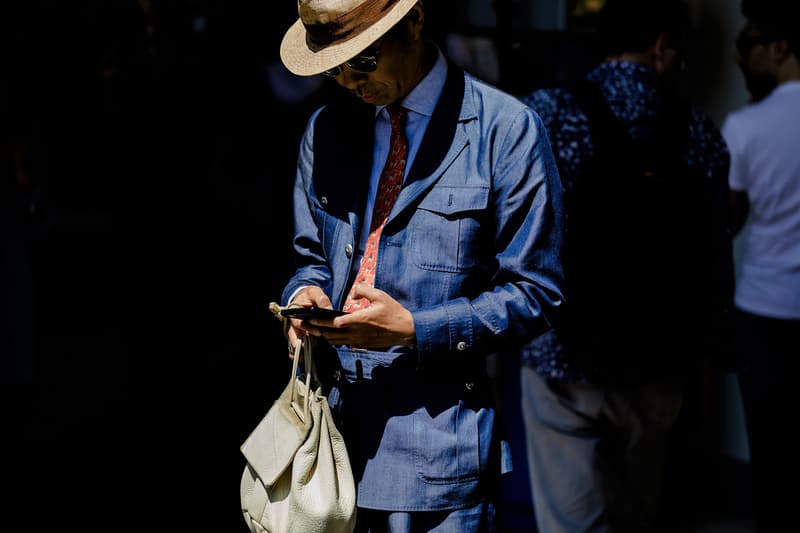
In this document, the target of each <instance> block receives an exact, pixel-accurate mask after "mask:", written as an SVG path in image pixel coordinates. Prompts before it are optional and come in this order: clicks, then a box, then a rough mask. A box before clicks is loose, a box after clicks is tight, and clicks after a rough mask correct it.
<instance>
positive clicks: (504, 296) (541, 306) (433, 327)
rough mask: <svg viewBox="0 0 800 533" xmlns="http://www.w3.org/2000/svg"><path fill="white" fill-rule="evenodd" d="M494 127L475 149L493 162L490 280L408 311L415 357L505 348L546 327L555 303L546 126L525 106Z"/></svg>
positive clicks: (556, 215) (554, 180) (556, 193)
mask: <svg viewBox="0 0 800 533" xmlns="http://www.w3.org/2000/svg"><path fill="white" fill-rule="evenodd" d="M497 129H498V132H501V134H499V135H498V136H497V137H496V140H495V142H491V143H488V144H487V145H486V146H484V147H481V152H482V153H483V154H485V157H486V158H487V160H490V161H492V166H491V169H490V172H491V173H492V178H491V183H492V191H491V195H490V198H491V201H492V203H493V211H494V216H495V219H494V221H493V226H494V239H493V242H494V252H493V257H492V258H491V260H490V261H488V262H487V263H486V264H487V265H492V266H493V267H494V268H493V269H492V271H491V272H489V273H488V274H489V275H490V276H491V279H490V280H488V281H489V284H488V285H486V286H485V287H484V288H483V290H482V291H481V292H479V293H477V294H475V295H470V296H464V297H461V298H456V299H452V300H449V301H447V302H445V303H444V304H442V305H437V306H432V307H427V308H420V309H415V310H413V311H412V314H413V318H414V324H415V329H416V337H417V347H418V349H419V352H420V357H421V358H422V359H424V358H425V357H427V356H428V355H430V354H436V353H443V352H444V353H448V352H450V353H452V352H453V351H454V350H458V351H463V352H465V353H470V352H477V353H491V352H495V351H498V350H501V349H505V348H512V347H514V346H517V345H519V344H521V343H522V342H524V340H526V339H527V338H529V337H532V336H535V335H537V334H539V333H542V332H544V331H545V330H547V329H548V328H549V327H550V321H551V319H552V315H553V314H554V312H555V309H556V308H558V307H560V306H561V304H562V300H563V296H562V283H563V271H562V267H561V243H562V229H563V207H562V200H561V196H562V194H561V185H560V181H559V177H558V171H557V170H556V165H555V160H554V158H553V153H552V150H551V147H550V142H549V138H548V136H547V133H546V130H545V127H544V125H543V124H542V122H541V120H540V118H539V116H538V115H537V114H536V113H535V112H534V111H533V110H532V109H530V108H527V107H526V108H524V109H520V111H519V112H518V113H517V114H516V115H515V116H514V117H513V120H509V121H508V122H507V123H505V124H502V125H499V126H498V128H497ZM483 138H484V139H486V138H493V139H494V138H495V137H494V136H493V135H491V132H484V137H483Z"/></svg>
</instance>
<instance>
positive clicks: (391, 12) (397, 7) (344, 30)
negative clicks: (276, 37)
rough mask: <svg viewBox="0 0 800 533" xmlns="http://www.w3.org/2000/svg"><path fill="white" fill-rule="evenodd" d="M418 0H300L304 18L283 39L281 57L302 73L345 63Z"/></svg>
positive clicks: (310, 74) (288, 66)
mask: <svg viewBox="0 0 800 533" xmlns="http://www.w3.org/2000/svg"><path fill="white" fill-rule="evenodd" d="M417 1H418V0H298V2H297V12H298V14H299V15H300V18H299V19H297V22H295V23H294V24H292V26H291V27H290V28H289V29H288V30H287V32H286V34H285V35H284V36H283V42H281V60H282V61H283V64H284V65H285V66H286V68H287V69H289V71H291V72H292V73H294V74H297V75H298V76H312V75H314V74H319V73H321V72H323V71H325V70H328V69H330V68H333V67H335V66H337V65H341V64H342V63H344V62H345V61H347V60H348V59H351V58H353V57H354V56H356V55H358V53H359V52H361V51H362V50H364V49H365V48H367V47H368V46H369V45H370V44H372V43H373V42H375V41H376V40H378V39H379V38H380V37H381V35H383V34H384V33H386V32H387V31H388V30H389V29H390V28H391V27H392V26H394V25H395V24H396V23H397V22H398V21H399V20H400V19H402V18H403V17H404V16H405V15H406V13H408V12H409V11H410V10H411V8H412V7H414V5H415V4H416V3H417Z"/></svg>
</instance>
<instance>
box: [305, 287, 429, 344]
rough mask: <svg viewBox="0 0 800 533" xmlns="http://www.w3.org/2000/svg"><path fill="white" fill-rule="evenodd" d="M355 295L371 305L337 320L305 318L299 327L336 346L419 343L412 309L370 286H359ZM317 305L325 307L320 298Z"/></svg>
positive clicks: (355, 290)
mask: <svg viewBox="0 0 800 533" xmlns="http://www.w3.org/2000/svg"><path fill="white" fill-rule="evenodd" d="M320 292H322V291H320ZM323 296H324V295H323ZM299 297H300V295H299V294H298V297H297V298H295V300H294V301H295V302H297V303H301V302H300V301H299ZM353 297H354V298H366V299H367V300H369V301H370V302H371V305H370V306H369V307H367V308H366V309H362V310H360V311H355V312H353V313H349V314H347V315H344V316H339V317H336V318H334V319H333V320H318V319H312V320H305V321H302V322H303V323H302V325H300V326H299V328H298V329H301V330H302V331H304V332H308V334H309V335H311V336H312V337H319V338H324V339H325V340H327V341H328V342H329V343H330V344H333V345H342V344H347V345H350V346H356V347H358V348H367V349H377V348H388V347H389V346H396V345H413V344H416V340H417V337H416V330H415V329H414V319H413V317H412V316H411V312H410V311H409V310H408V309H406V308H405V307H403V306H402V305H400V303H399V302H398V301H397V300H395V299H394V298H392V297H391V296H389V295H388V294H386V293H385V292H383V291H382V290H380V289H376V288H373V287H369V286H367V285H357V286H356V287H355V288H354V292H353ZM325 301H326V302H327V306H325V307H330V300H328V299H327V297H325ZM315 305H318V306H321V302H319V301H318V302H316V304H315ZM293 322H294V321H293Z"/></svg>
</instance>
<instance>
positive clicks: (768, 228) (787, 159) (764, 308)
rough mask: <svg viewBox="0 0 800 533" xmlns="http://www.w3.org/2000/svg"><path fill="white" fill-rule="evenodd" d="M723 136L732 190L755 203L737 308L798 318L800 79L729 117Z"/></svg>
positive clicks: (745, 236)
mask: <svg viewBox="0 0 800 533" xmlns="http://www.w3.org/2000/svg"><path fill="white" fill-rule="evenodd" d="M722 135H723V137H724V138H725V142H726V143H727V144H728V149H729V150H730V153H731V169H730V175H729V178H728V181H729V183H730V187H731V189H733V190H735V191H744V192H746V193H747V196H748V198H749V200H750V213H749V215H748V218H747V227H746V228H745V230H746V231H743V233H742V239H743V247H742V256H741V265H740V269H739V273H738V276H737V280H736V306H737V307H738V308H740V309H742V310H744V311H748V312H751V313H754V314H757V315H761V316H768V317H773V318H787V319H800V82H797V81H792V82H786V83H783V84H781V85H779V86H778V87H777V88H776V89H775V90H774V91H773V92H772V93H771V94H770V95H769V96H767V97H766V98H765V99H764V100H762V101H761V102H758V103H755V104H752V105H748V106H746V107H744V108H742V109H740V110H737V111H734V112H733V113H731V114H729V115H728V117H727V118H726V119H725V123H724V124H723V126H722Z"/></svg>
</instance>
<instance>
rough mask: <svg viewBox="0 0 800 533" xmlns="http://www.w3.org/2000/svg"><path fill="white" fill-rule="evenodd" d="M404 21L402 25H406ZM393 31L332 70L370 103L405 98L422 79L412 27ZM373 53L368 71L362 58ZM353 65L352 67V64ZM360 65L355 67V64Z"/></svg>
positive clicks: (347, 87)
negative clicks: (363, 67)
mask: <svg viewBox="0 0 800 533" xmlns="http://www.w3.org/2000/svg"><path fill="white" fill-rule="evenodd" d="M405 23H406V21H405V20H404V21H401V22H400V24H405ZM399 29H400V30H401V31H397V29H395V30H393V31H390V32H389V33H387V34H386V35H384V36H383V37H381V38H380V39H378V40H377V41H376V42H375V43H373V44H372V45H371V46H369V47H367V49H366V50H365V51H362V52H361V53H360V54H359V55H358V56H356V57H355V58H353V59H351V60H350V61H347V62H345V63H344V64H342V65H340V66H339V68H338V69H333V70H334V72H332V73H329V74H328V75H330V74H335V75H333V76H331V77H333V79H334V80H336V83H338V84H339V85H341V86H342V87H344V88H345V89H347V90H348V91H350V92H351V93H352V94H354V95H355V96H357V97H358V98H360V99H361V100H363V101H364V102H366V103H368V104H374V105H388V104H391V103H392V102H396V101H398V100H400V99H401V98H403V97H404V96H405V95H406V94H408V92H409V91H410V90H411V89H412V88H413V86H414V84H415V83H417V82H418V81H419V72H420V68H421V65H420V63H419V61H420V59H419V58H420V54H419V53H415V52H414V50H416V49H414V48H413V46H412V39H411V38H410V37H409V35H410V34H411V33H412V31H411V30H409V31H408V32H406V33H403V31H402V30H404V29H408V28H399ZM369 56H373V57H374V59H375V62H374V70H372V71H371V72H365V71H363V70H364V69H361V68H358V67H361V66H362V63H361V62H360V60H359V58H364V57H369ZM351 65H352V66H351ZM353 66H354V67H357V68H352V67H353Z"/></svg>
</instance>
